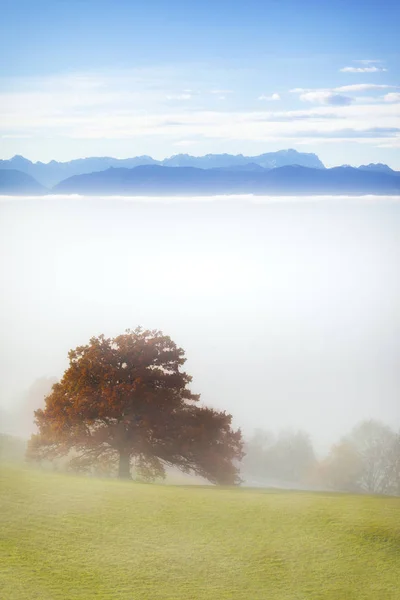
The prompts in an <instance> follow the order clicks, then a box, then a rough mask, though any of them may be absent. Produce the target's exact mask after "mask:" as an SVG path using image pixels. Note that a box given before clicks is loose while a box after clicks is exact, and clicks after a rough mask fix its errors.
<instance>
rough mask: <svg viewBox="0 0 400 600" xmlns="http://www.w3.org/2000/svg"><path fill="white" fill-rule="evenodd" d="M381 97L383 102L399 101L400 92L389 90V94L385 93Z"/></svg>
mask: <svg viewBox="0 0 400 600" xmlns="http://www.w3.org/2000/svg"><path fill="white" fill-rule="evenodd" d="M383 99H384V101H385V102H400V93H397V92H391V93H390V94H385V96H383Z"/></svg>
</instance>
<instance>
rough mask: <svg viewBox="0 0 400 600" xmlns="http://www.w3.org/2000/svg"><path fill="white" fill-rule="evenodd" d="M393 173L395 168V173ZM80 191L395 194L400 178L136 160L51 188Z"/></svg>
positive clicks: (344, 170)
mask: <svg viewBox="0 0 400 600" xmlns="http://www.w3.org/2000/svg"><path fill="white" fill-rule="evenodd" d="M395 173H396V172H395ZM53 192H55V193H61V194H83V195H93V194H101V195H132V196H134V195H148V196H151V195H155V196H164V195H177V196H181V195H182V196H190V195H192V196H193V195H195V196H199V195H217V194H226V195H229V194H255V195H262V194H264V195H268V194H275V195H305V194H307V195H308V194H326V195H327V194H329V195H338V194H354V195H358V194H382V195H383V194H387V195H397V194H400V177H398V176H397V175H396V174H394V175H391V174H387V173H382V172H379V171H374V170H367V171H364V170H359V169H357V168H354V167H333V168H331V169H311V168H308V167H303V166H300V165H286V166H283V167H278V168H274V169H269V170H267V169H263V170H262V171H258V170H256V171H254V170H226V169H198V168H194V167H180V168H178V169H177V168H175V167H164V166H161V165H141V166H138V167H135V168H133V169H123V168H117V169H115V168H110V169H108V170H106V171H99V172H96V173H91V174H85V175H75V176H73V177H71V178H69V179H66V180H64V181H62V182H61V183H59V184H58V185H56V186H55V187H54V188H53Z"/></svg>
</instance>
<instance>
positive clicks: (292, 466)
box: [243, 429, 316, 484]
mask: <svg viewBox="0 0 400 600" xmlns="http://www.w3.org/2000/svg"><path fill="white" fill-rule="evenodd" d="M315 463H316V458H315V454H314V449H313V446H312V443H311V440H310V436H309V435H308V434H307V433H305V432H304V431H295V432H294V431H281V432H280V433H279V434H278V435H274V434H273V433H271V432H268V431H263V430H260V429H258V430H256V431H255V432H254V435H253V437H252V438H251V439H250V440H249V441H248V443H247V444H246V457H245V460H244V461H243V473H244V474H246V475H247V476H250V477H251V478H257V479H259V480H262V481H264V482H265V483H268V482H271V481H275V482H282V483H283V482H285V483H291V484H294V483H296V484H301V483H306V482H307V479H308V477H309V476H310V474H311V472H312V470H313V469H314V467H315Z"/></svg>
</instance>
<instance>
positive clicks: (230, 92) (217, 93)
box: [210, 90, 234, 96]
mask: <svg viewBox="0 0 400 600" xmlns="http://www.w3.org/2000/svg"><path fill="white" fill-rule="evenodd" d="M233 93H234V92H233V90H210V94H216V95H217V96H225V95H226V94H233Z"/></svg>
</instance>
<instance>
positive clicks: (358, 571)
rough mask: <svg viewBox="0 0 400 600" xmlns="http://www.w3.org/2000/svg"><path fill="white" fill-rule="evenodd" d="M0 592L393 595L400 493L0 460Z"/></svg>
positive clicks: (57, 595) (177, 596) (50, 597)
mask: <svg viewBox="0 0 400 600" xmlns="http://www.w3.org/2000/svg"><path fill="white" fill-rule="evenodd" d="M0 565H1V568H0V597H1V598H2V599H4V600H22V599H24V600H25V599H26V600H28V599H29V600H35V599H37V600H69V599H77V600H78V599H79V600H90V599H92V598H93V599H99V600H100V599H101V600H105V599H107V600H114V599H118V600H135V599H138V600H158V599H159V600H161V599H162V600H167V599H168V600H181V599H182V600H192V599H193V600H197V599H199V600H205V599H207V600H208V599H213V600H214V599H215V600H224V599H226V600H228V599H240V600H261V599H262V600H265V599H268V600H275V599H276V600H278V599H279V600H286V599H287V600H289V599H290V600H306V599H307V600H310V599H318V600H327V599H329V600H350V599H352V600H353V599H354V600H364V599H371V600H380V599H382V600H398V599H399V598H400V585H399V584H400V499H395V498H384V497H362V496H349V495H339V494H323V493H305V492H265V491H260V490H257V491H255V490H245V489H234V490H233V489H216V488H210V487H208V488H207V487H200V486H199V487H195V486H187V487H176V486H175V487H174V486H156V485H145V484H133V483H124V482H119V481H116V480H99V479H87V478H79V477H73V476H69V475H58V474H53V473H49V472H47V473H41V472H35V471H29V470H23V469H18V468H15V467H8V468H5V467H2V468H0Z"/></svg>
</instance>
